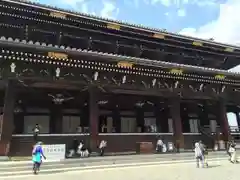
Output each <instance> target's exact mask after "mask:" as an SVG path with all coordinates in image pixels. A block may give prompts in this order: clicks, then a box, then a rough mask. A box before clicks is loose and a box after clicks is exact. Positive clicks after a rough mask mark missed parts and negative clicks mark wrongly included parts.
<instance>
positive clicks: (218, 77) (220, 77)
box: [214, 74, 226, 79]
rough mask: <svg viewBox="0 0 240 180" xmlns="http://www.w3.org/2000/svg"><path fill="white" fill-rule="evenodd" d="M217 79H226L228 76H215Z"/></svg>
mask: <svg viewBox="0 0 240 180" xmlns="http://www.w3.org/2000/svg"><path fill="white" fill-rule="evenodd" d="M214 77H215V78H216V79H225V78H226V76H224V75H222V74H217V75H215V76H214Z"/></svg>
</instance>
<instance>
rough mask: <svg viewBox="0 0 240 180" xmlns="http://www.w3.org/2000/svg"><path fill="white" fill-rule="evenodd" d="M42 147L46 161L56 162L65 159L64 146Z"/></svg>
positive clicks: (49, 145) (48, 145) (51, 145)
mask: <svg viewBox="0 0 240 180" xmlns="http://www.w3.org/2000/svg"><path fill="white" fill-rule="evenodd" d="M42 147H43V153H44V155H45V156H46V158H47V160H54V161H55V160H56V161H57V160H63V159H65V154H66V144H45V145H42Z"/></svg>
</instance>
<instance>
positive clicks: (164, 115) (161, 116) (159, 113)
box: [155, 105, 169, 133]
mask: <svg viewBox="0 0 240 180" xmlns="http://www.w3.org/2000/svg"><path fill="white" fill-rule="evenodd" d="M155 116H156V126H157V130H158V132H159V133H168V131H169V127H168V108H166V107H160V105H157V106H156V107H155Z"/></svg>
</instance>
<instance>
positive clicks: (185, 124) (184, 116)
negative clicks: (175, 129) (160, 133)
mask: <svg viewBox="0 0 240 180" xmlns="http://www.w3.org/2000/svg"><path fill="white" fill-rule="evenodd" d="M188 113H189V112H188V109H187V108H184V107H181V108H180V115H181V120H182V128H183V132H185V133H189V132H190V122H189V116H188Z"/></svg>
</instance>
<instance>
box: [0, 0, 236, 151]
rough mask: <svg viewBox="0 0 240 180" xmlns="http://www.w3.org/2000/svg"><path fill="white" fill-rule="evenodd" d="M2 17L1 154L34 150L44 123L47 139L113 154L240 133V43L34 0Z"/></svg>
mask: <svg viewBox="0 0 240 180" xmlns="http://www.w3.org/2000/svg"><path fill="white" fill-rule="evenodd" d="M0 15H1V17H0V63H1V66H0V78H1V80H0V97H1V98H0V104H1V107H2V108H1V121H0V122H1V123H0V125H1V126H0V130H1V131H0V132H1V136H0V155H29V153H30V152H31V147H32V145H33V137H32V128H34V126H35V124H39V125H40V127H41V130H40V139H41V141H43V142H44V143H45V144H67V147H69V146H70V145H71V141H72V140H73V138H78V139H79V140H84V141H85V142H87V144H88V145H89V147H91V149H92V150H94V149H96V147H97V145H98V143H99V141H100V140H102V139H104V140H107V142H108V148H107V151H110V152H120V151H135V149H136V143H137V142H145V141H146V142H152V143H154V144H155V143H156V140H157V137H158V136H160V137H161V138H162V139H163V140H164V141H165V142H173V143H174V144H175V146H177V147H179V148H180V149H191V148H192V145H193V143H194V142H195V141H197V140H200V139H201V140H203V141H205V142H206V143H209V144H211V143H212V141H215V140H217V139H218V140H219V139H222V140H224V141H227V140H229V139H230V138H231V136H234V134H238V133H236V132H235V133H231V131H230V129H229V125H228V120H227V116H226V113H227V112H234V113H236V114H237V119H238V123H240V118H239V107H238V105H239V103H240V96H239V91H240V75H239V74H236V73H232V72H229V71H227V69H229V68H232V67H234V66H236V65H238V64H239V62H238V61H239V57H240V50H239V49H240V48H238V47H235V46H230V45H225V44H219V43H215V42H213V41H204V40H200V39H193V38H190V37H185V36H181V35H177V34H171V33H167V32H164V31H160V30H156V29H150V28H145V27H140V26H136V25H130V24H126V23H122V22H115V21H111V20H108V19H100V18H98V17H94V16H88V15H82V14H77V13H74V12H67V11H63V10H60V9H56V8H52V7H48V6H43V5H40V4H34V3H28V2H26V1H4V0H2V1H1V2H0ZM217 132H219V133H220V134H221V136H220V137H217V136H216V134H218V133H217ZM211 145H212V144H211Z"/></svg>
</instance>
